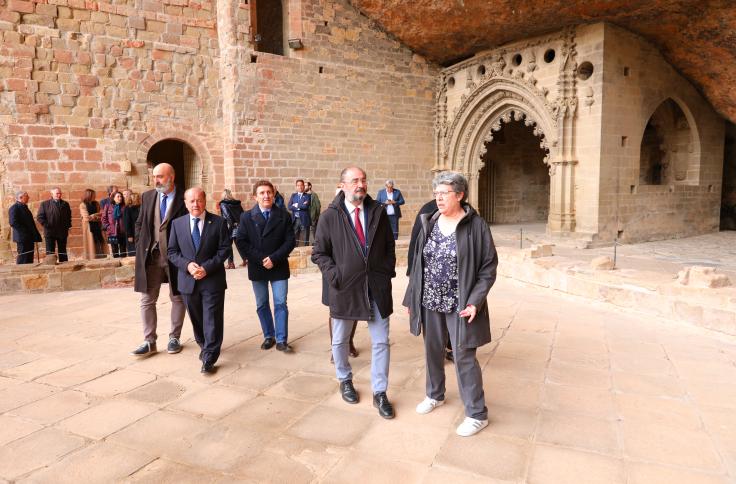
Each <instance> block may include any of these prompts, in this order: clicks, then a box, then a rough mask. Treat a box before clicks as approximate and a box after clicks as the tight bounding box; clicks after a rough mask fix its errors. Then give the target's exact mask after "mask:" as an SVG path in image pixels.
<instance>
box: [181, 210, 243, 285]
mask: <svg viewBox="0 0 736 484" xmlns="http://www.w3.org/2000/svg"><path fill="white" fill-rule="evenodd" d="M190 219H191V215H189V214H188V213H187V214H186V215H182V216H181V217H178V218H176V219H174V221H173V222H171V234H170V235H169V245H168V256H169V261H170V262H171V263H172V264H174V265H175V266H176V267H177V269H179V270H178V271H177V289H178V290H179V292H180V293H182V294H192V293H194V291H209V292H218V291H224V290H225V289H227V282H226V280H225V261H226V260H227V258H228V256H229V255H230V246H231V245H232V241H231V240H230V232H229V231H228V229H227V222H226V221H225V219H224V218H222V217H220V216H218V215H215V214H212V213H209V212H206V213H205V218H204V228H203V229H202V236H201V241H200V244H199V250H198V251H197V252H196V253H195V251H194V241H193V240H192V232H191V230H190V229H189V220H190ZM190 262H196V263H197V264H199V265H200V266H202V267H204V270H205V271H206V272H207V275H206V276H205V278H204V279H200V280H199V281H197V280H195V279H194V277H192V275H191V274H189V271H188V270H187V266H188V265H189V263H190Z"/></svg>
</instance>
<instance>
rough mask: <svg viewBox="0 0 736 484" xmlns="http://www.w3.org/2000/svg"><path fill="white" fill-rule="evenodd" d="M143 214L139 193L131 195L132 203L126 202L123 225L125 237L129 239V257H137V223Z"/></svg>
mask: <svg viewBox="0 0 736 484" xmlns="http://www.w3.org/2000/svg"><path fill="white" fill-rule="evenodd" d="M140 213H141V196H140V195H138V194H137V193H131V194H130V201H128V200H126V201H125V212H123V225H124V226H125V236H126V237H127V238H128V243H127V244H126V245H127V246H128V257H135V243H136V237H135V221H136V220H138V216H139V215H140Z"/></svg>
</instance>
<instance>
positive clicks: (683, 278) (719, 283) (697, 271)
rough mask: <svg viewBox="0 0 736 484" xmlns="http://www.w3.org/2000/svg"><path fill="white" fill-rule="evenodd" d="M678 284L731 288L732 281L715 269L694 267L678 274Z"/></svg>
mask: <svg viewBox="0 0 736 484" xmlns="http://www.w3.org/2000/svg"><path fill="white" fill-rule="evenodd" d="M677 282H679V283H680V284H682V285H683V286H691V287H708V288H717V287H729V286H730V285H731V280H730V279H729V278H728V276H726V275H725V274H717V273H716V269H715V268H714V267H703V266H692V267H686V268H685V269H683V270H681V271H680V272H678V273H677Z"/></svg>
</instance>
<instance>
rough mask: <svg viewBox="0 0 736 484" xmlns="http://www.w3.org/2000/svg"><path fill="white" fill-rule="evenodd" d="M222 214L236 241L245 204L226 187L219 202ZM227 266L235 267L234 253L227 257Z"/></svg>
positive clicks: (218, 205)
mask: <svg viewBox="0 0 736 484" xmlns="http://www.w3.org/2000/svg"><path fill="white" fill-rule="evenodd" d="M217 208H218V210H219V211H220V215H222V218H224V219H225V222H227V228H228V230H229V231H230V239H231V240H232V241H233V242H234V241H235V236H236V235H237V231H238V225H239V224H240V216H241V215H242V214H243V204H242V203H241V202H240V200H237V199H236V198H235V197H234V196H233V192H231V191H230V189H228V188H226V189H224V190H223V191H222V198H221V199H220V203H218V204H217ZM227 268H228V269H235V261H234V259H233V253H232V251H230V255H229V256H228V258H227Z"/></svg>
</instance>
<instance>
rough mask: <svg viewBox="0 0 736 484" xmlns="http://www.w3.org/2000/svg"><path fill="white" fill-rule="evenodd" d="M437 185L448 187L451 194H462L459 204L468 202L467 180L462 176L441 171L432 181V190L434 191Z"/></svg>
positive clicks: (452, 172) (453, 172)
mask: <svg viewBox="0 0 736 484" xmlns="http://www.w3.org/2000/svg"><path fill="white" fill-rule="evenodd" d="M439 185H449V186H450V187H451V188H452V191H453V192H456V193H460V192H462V194H463V199H462V200H460V202H463V203H464V202H466V201H467V200H468V180H467V178H465V177H464V176H463V175H461V174H460V173H458V172H455V171H441V172H439V173H437V175H436V176H435V177H434V180H432V190H436V189H437V187H438V186H439Z"/></svg>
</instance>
